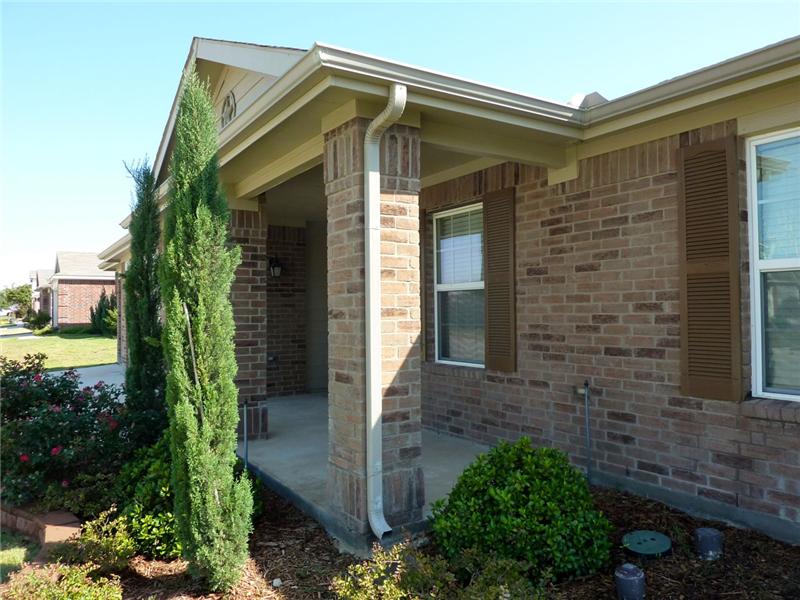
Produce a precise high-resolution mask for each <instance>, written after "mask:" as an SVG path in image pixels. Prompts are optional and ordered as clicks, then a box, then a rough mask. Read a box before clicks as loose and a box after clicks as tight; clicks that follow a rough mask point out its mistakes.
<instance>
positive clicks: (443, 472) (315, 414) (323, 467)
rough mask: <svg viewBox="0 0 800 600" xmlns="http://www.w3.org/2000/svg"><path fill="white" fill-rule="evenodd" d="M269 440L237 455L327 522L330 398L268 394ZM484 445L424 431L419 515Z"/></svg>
mask: <svg viewBox="0 0 800 600" xmlns="http://www.w3.org/2000/svg"><path fill="white" fill-rule="evenodd" d="M264 405H265V406H266V407H267V409H268V411H269V435H268V437H267V439H258V440H249V441H248V443H247V448H245V444H244V442H240V443H239V456H240V457H241V458H242V459H245V458H246V459H247V461H248V464H249V466H250V468H251V469H252V470H253V471H254V472H256V473H257V474H258V475H259V476H260V477H261V478H262V479H263V480H264V481H265V482H266V483H267V484H268V485H269V486H270V487H272V488H274V489H276V490H277V491H278V492H279V493H281V494H282V495H284V496H286V497H288V498H290V499H291V500H293V501H294V502H295V504H297V505H298V506H300V508H302V509H303V510H304V511H305V512H307V513H309V514H311V515H312V516H314V517H315V518H316V519H318V520H319V521H320V522H322V523H323V524H324V525H326V526H329V527H330V526H332V525H335V523H334V522H333V520H332V516H331V515H330V514H329V511H328V495H327V493H328V492H327V484H328V446H329V440H328V398H327V395H326V394H324V393H311V394H300V395H295V396H279V397H275V398H270V399H269V400H267V401H266V402H265V403H264ZM486 450H488V448H487V447H486V446H483V445H481V444H477V443H475V442H471V441H468V440H464V439H459V438H455V437H452V436H448V435H445V434H441V433H438V432H434V431H432V430H427V429H423V431H422V457H421V461H422V471H423V474H424V480H425V505H424V508H423V514H424V516H425V517H428V516H430V513H431V505H432V504H433V502H435V501H436V500H439V499H441V498H444V497H445V496H446V495H447V494H448V493H449V492H450V490H451V489H452V487H453V485H454V484H455V482H456V480H457V479H458V476H459V475H461V473H462V471H463V470H464V469H465V468H466V467H467V465H469V464H470V463H471V462H472V461H473V460H474V459H475V457H476V456H477V455H478V454H481V453H482V452H485V451H486Z"/></svg>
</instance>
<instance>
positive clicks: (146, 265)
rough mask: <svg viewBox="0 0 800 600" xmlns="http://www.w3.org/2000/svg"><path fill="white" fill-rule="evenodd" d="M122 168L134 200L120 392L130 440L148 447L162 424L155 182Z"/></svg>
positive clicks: (145, 169)
mask: <svg viewBox="0 0 800 600" xmlns="http://www.w3.org/2000/svg"><path fill="white" fill-rule="evenodd" d="M126 168H127V169H128V173H130V175H131V178H132V179H133V182H134V186H135V201H134V205H133V209H132V211H131V222H130V225H129V226H128V231H129V232H130V235H131V260H130V263H129V265H128V268H127V271H126V273H125V281H124V283H125V287H124V289H125V302H124V309H125V327H126V332H127V340H128V366H127V368H126V370H125V392H126V396H127V406H128V417H129V419H130V432H131V436H132V437H133V439H134V441H135V442H136V443H137V444H139V445H142V446H148V445H150V444H153V443H155V441H156V440H158V438H159V437H160V436H161V433H162V432H163V431H164V428H165V427H166V425H167V406H166V400H165V398H164V387H165V377H166V376H165V373H164V353H163V351H162V348H161V318H160V312H159V311H160V309H161V289H160V284H159V280H158V260H159V243H160V241H161V216H160V215H159V210H158V200H157V197H156V180H155V176H154V175H153V171H152V169H151V168H150V165H149V164H148V162H147V161H146V160H145V161H144V162H142V163H140V164H138V165H134V166H126Z"/></svg>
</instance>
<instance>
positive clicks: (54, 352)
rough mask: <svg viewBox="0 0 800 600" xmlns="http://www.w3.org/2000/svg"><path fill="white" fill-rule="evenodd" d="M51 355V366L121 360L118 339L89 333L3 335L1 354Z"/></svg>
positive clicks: (47, 364)
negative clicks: (34, 335)
mask: <svg viewBox="0 0 800 600" xmlns="http://www.w3.org/2000/svg"><path fill="white" fill-rule="evenodd" d="M37 352H41V353H43V354H46V355H47V360H46V361H45V363H44V366H45V368H47V369H69V368H73V367H74V368H78V367H90V366H94V365H107V364H111V363H115V362H117V340H116V338H113V337H106V336H101V335H93V334H87V333H53V334H50V335H42V336H36V337H28V338H23V339H14V338H11V339H3V338H2V337H0V355H3V356H5V357H7V358H10V359H12V360H21V359H22V358H23V357H24V356H25V355H26V354H35V353H37Z"/></svg>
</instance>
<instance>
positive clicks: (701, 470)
mask: <svg viewBox="0 0 800 600" xmlns="http://www.w3.org/2000/svg"><path fill="white" fill-rule="evenodd" d="M730 133H735V122H728V123H719V124H716V125H713V126H709V127H705V128H703V129H699V130H694V131H691V132H686V133H683V134H681V135H675V136H671V137H669V138H664V139H660V140H657V141H653V142H650V143H647V144H643V145H640V146H636V147H633V148H626V149H622V150H619V151H615V152H611V153H609V154H604V155H601V156H596V157H593V158H591V159H588V160H582V161H580V164H579V177H578V178H577V179H575V180H572V181H568V182H566V183H561V184H558V185H552V186H550V185H548V184H547V179H546V176H547V174H546V171H545V170H543V169H538V168H533V167H525V166H521V165H513V164H506V165H501V166H498V167H495V168H492V169H488V170H486V171H483V172H480V173H475V174H473V175H470V176H467V177H463V178H460V179H458V180H455V181H452V182H447V183H444V184H440V185H438V186H434V187H431V188H427V189H425V190H423V192H422V194H421V202H420V204H421V207H422V208H423V209H426V210H427V219H426V226H425V228H424V232H425V242H424V260H425V281H426V339H425V341H426V353H427V360H426V362H425V363H424V365H423V422H424V424H425V425H426V426H429V427H433V428H435V429H438V430H442V431H446V432H449V433H452V434H455V435H459V436H464V437H468V438H472V439H476V440H479V441H482V442H486V443H495V442H497V441H498V440H501V439H514V438H517V437H519V436H522V435H527V436H530V437H532V438H533V440H534V441H535V442H536V443H539V444H543V445H552V446H555V447H558V448H562V449H564V450H565V451H567V452H568V453H569V454H570V456H571V457H572V459H573V460H574V461H575V462H576V463H578V464H581V465H583V464H584V461H585V453H584V443H585V441H584V430H583V422H584V416H583V403H582V399H581V398H580V397H578V396H576V395H575V392H574V389H575V387H576V386H578V387H580V386H582V384H583V381H584V380H585V379H588V380H589V381H590V383H591V390H592V396H593V408H592V414H591V416H592V430H593V436H594V446H593V456H594V459H595V465H594V467H595V469H599V471H601V472H604V473H607V474H610V475H611V476H615V477H617V478H620V479H623V480H625V481H628V482H631V485H634V486H635V484H636V483H638V482H641V483H644V484H649V485H650V486H652V488H651V489H666V490H670V491H673V492H679V493H681V494H684V495H685V496H683V497H694V498H698V499H699V500H700V502H701V503H702V501H703V500H705V499H711V500H714V501H717V502H719V503H721V504H719V505H714V506H720V507H721V508H722V509H724V507H725V506H727V507H728V508H730V507H734V508H736V509H737V510H741V509H750V510H753V511H756V512H758V513H761V514H764V515H769V516H773V517H777V518H778V519H781V520H783V521H784V522H786V523H793V524H795V527H796V524H797V523H798V522H800V403H791V402H781V401H774V400H753V399H749V400H747V401H744V402H737V401H735V400H734V399H732V400H731V401H727V402H726V401H711V400H704V399H700V398H689V397H684V396H682V395H681V394H680V389H679V383H680V371H679V347H680V337H679V333H680V326H681V315H680V312H679V287H678V283H679V281H678V230H677V195H676V194H677V183H676V163H675V159H676V151H677V149H678V147H679V146H685V145H689V144H693V143H699V142H701V141H705V140H708V139H714V138H719V137H722V136H724V135H726V134H730ZM739 147H740V152H741V154H740V156H741V157H742V162H741V168H742V185H741V186H740V189H741V198H740V204H741V211H742V228H741V231H742V257H743V259H742V264H743V267H742V285H741V290H742V300H743V302H742V306H743V323H742V337H743V342H742V347H743V355H744V356H743V364H744V365H745V369H744V371H745V373H744V379H745V383H746V387H745V389H749V364H750V357H749V347H750V341H749V314H748V312H747V311H748V310H749V299H748V273H747V259H746V257H747V223H746V219H747V212H746V196H745V186H744V180H743V176H744V171H743V169H744V162H743V157H744V153H743V143H742V141H741V140H740V143H739ZM510 185H513V186H515V187H516V193H517V207H516V239H517V249H516V262H517V267H516V269H517V328H518V329H517V353H518V359H517V362H518V364H517V371H516V372H514V373H500V372H494V371H487V370H483V369H472V368H464V367H452V366H446V365H441V364H435V363H433V362H432V361H433V357H434V355H433V352H434V350H433V335H434V324H433V295H432V280H433V269H432V264H433V263H432V258H433V255H432V217H431V211H434V210H438V209H441V208H447V207H451V206H454V205H456V204H459V203H464V202H467V201H469V200H470V199H474V198H475V197H477V196H479V195H480V194H482V193H485V192H488V191H491V190H494V189H501V188H504V187H507V186H510ZM723 512H724V510H723ZM774 533H776V535H777V534H780V531H776V532H774Z"/></svg>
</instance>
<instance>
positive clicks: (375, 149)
mask: <svg viewBox="0 0 800 600" xmlns="http://www.w3.org/2000/svg"><path fill="white" fill-rule="evenodd" d="M406 95H407V90H406V86H404V85H400V84H397V83H393V84H392V87H391V90H390V92H389V102H388V104H387V105H386V108H384V109H383V111H382V112H381V114H379V115H378V116H377V117H375V119H374V120H373V121H372V122H371V123H370V124H369V126H368V127H367V133H366V135H365V136H364V255H365V260H366V265H365V276H366V282H365V289H366V294H365V298H364V312H365V320H366V334H367V347H366V367H367V423H366V425H367V514H368V515H369V526H370V527H371V528H372V532H373V533H374V534H375V537H377V538H378V539H381V538H382V537H383V536H384V535H385V534H387V533H389V532H391V530H392V528H391V527H389V524H388V523H387V522H386V515H385V514H384V512H383V422H382V418H381V417H382V414H383V394H382V391H381V384H382V378H381V374H382V368H381V169H380V167H381V164H380V163H381V159H380V144H381V137H382V136H383V133H384V132H385V131H386V130H387V129H388V128H389V127H391V126H392V125H393V124H394V123H396V122H397V120H398V119H399V118H400V117H401V116H402V114H403V111H404V110H405V108H406Z"/></svg>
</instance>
